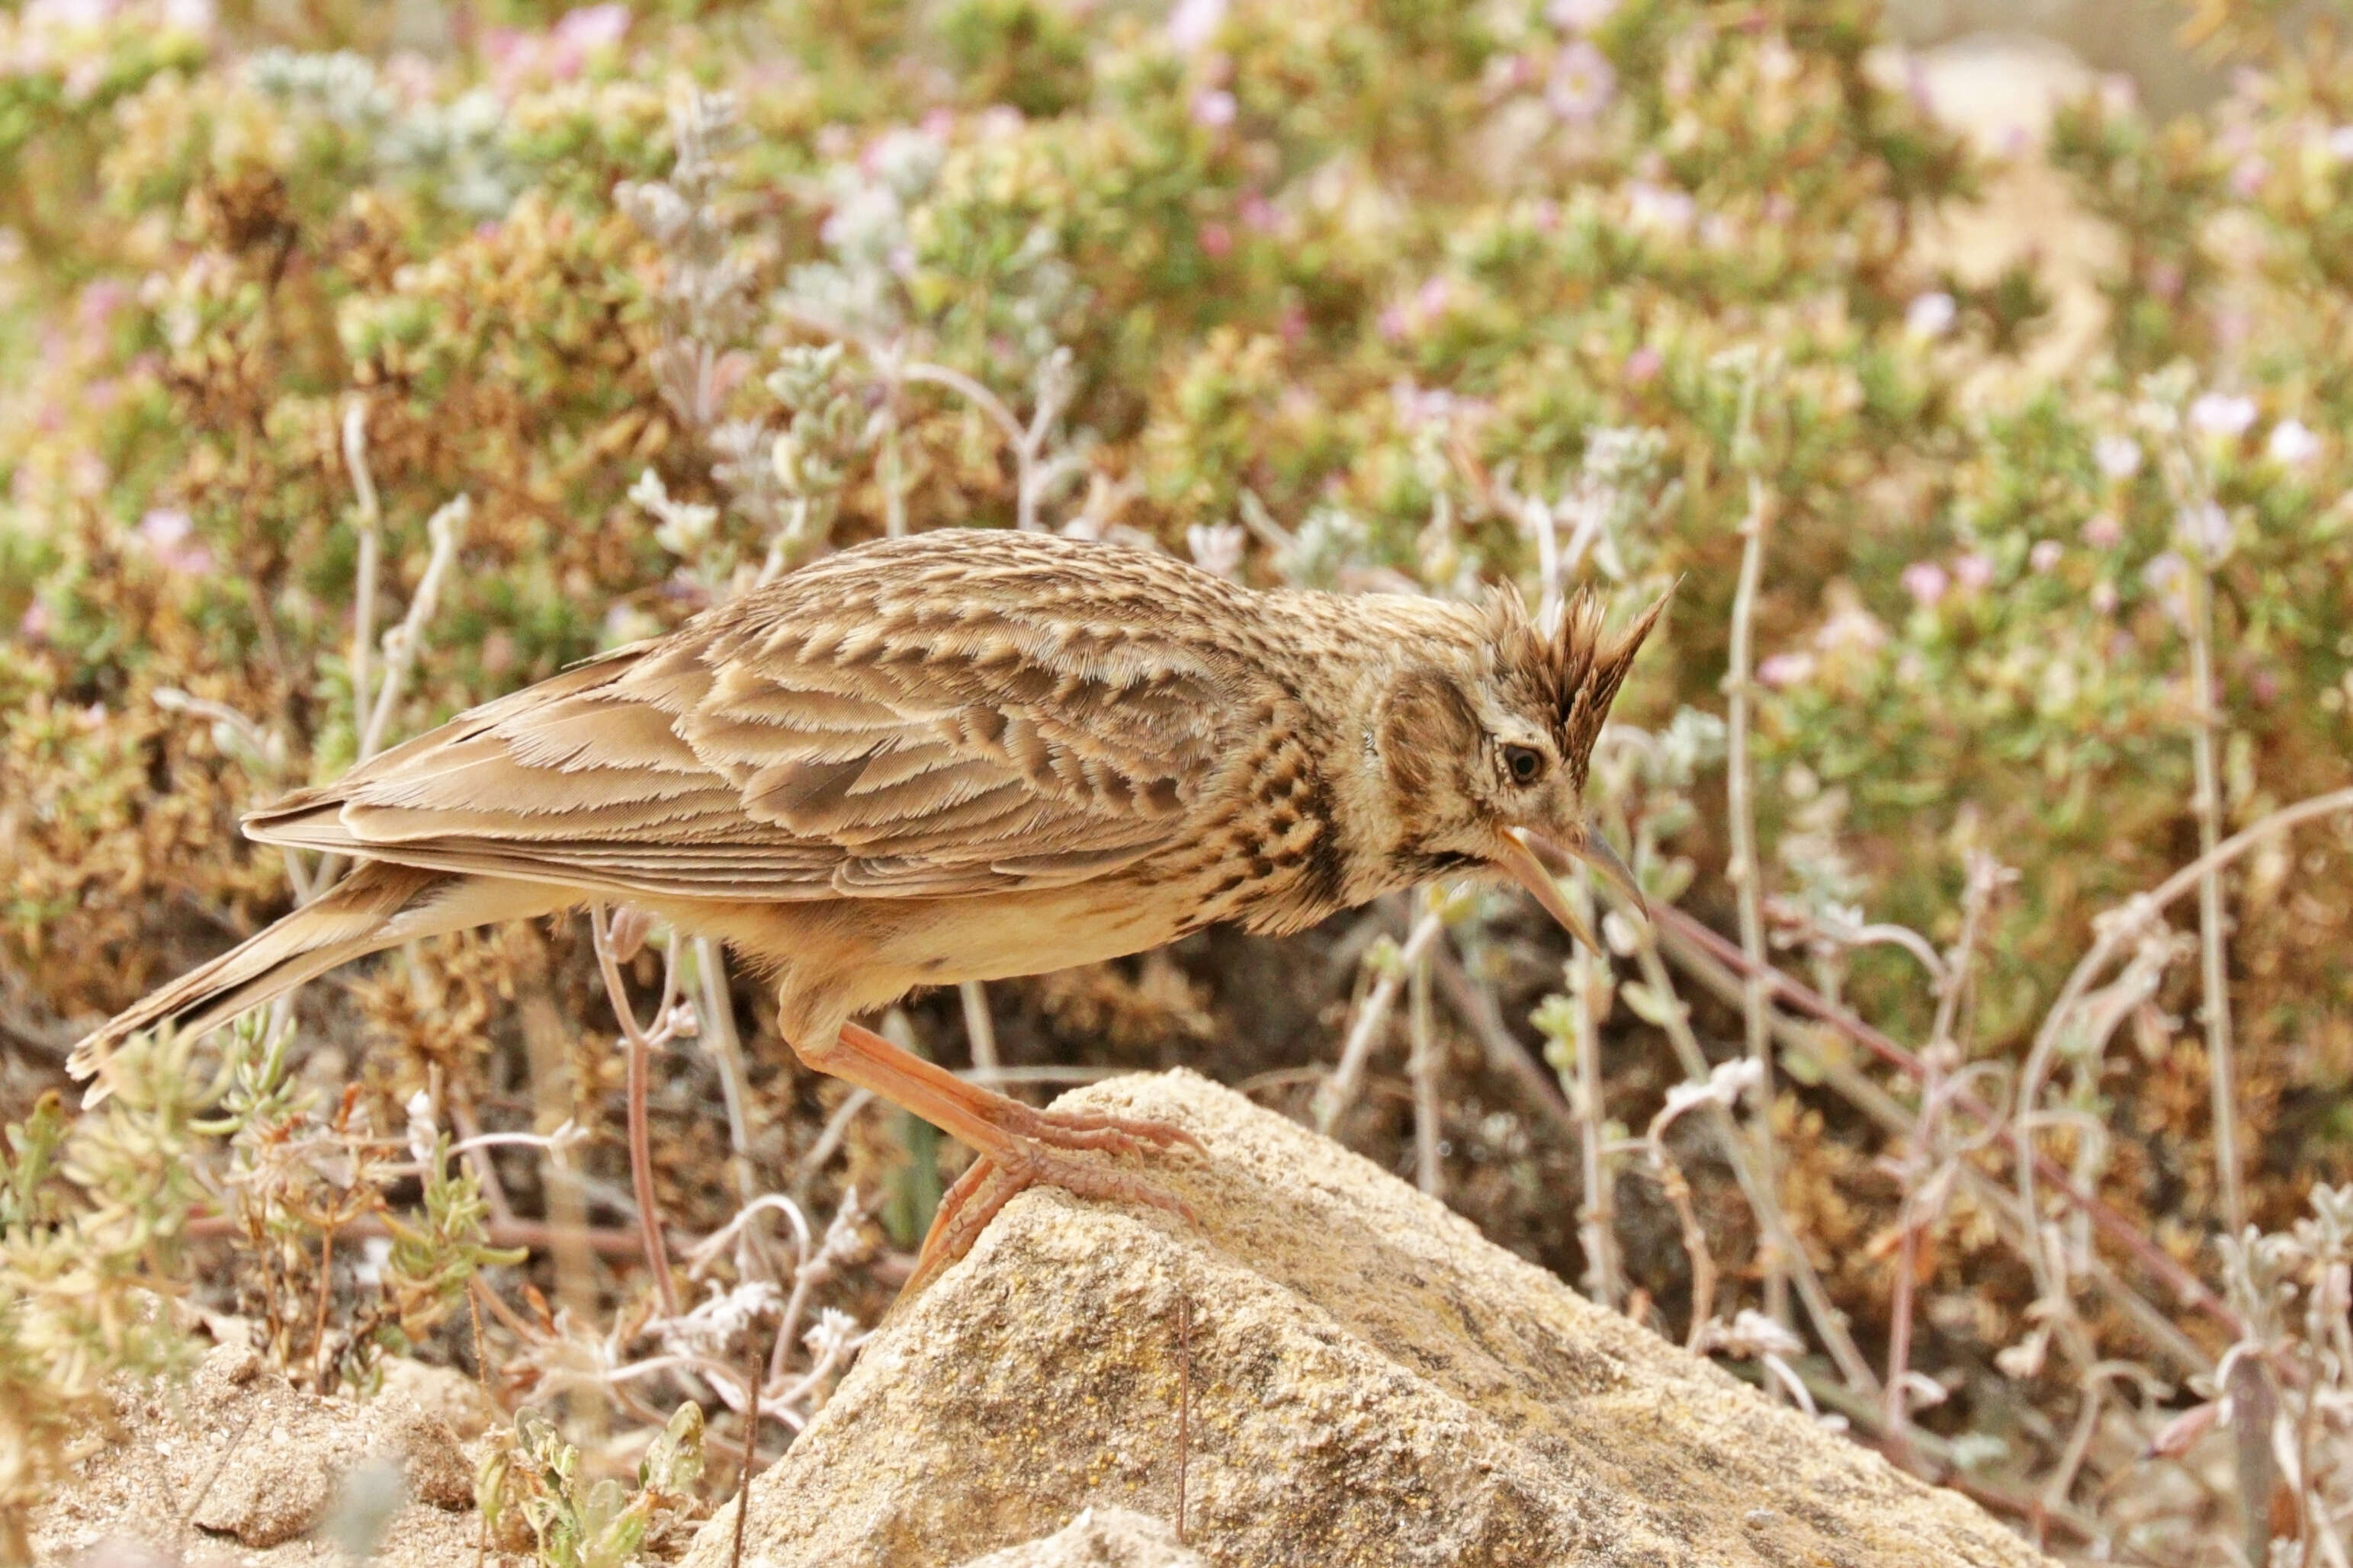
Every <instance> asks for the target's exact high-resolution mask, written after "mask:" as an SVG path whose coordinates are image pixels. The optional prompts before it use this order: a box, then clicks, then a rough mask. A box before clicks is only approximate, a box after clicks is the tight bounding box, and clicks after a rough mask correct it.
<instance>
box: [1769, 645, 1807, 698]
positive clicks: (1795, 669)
mask: <svg viewBox="0 0 2353 1568" xmlns="http://www.w3.org/2000/svg"><path fill="white" fill-rule="evenodd" d="M1813 674H1814V656H1813V655H1812V654H1810V653H1777V654H1775V655H1773V656H1772V657H1771V658H1767V659H1766V660H1765V662H1764V663H1762V664H1760V665H1758V666H1757V679H1758V680H1760V681H1762V682H1763V683H1764V684H1766V685H1767V686H1769V687H1771V688H1772V689H1774V690H1776V691H1778V690H1781V689H1784V688H1786V687H1791V686H1798V685H1802V684H1803V683H1804V682H1806V681H1808V680H1810V679H1813Z"/></svg>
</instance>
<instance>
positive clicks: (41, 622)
mask: <svg viewBox="0 0 2353 1568" xmlns="http://www.w3.org/2000/svg"><path fill="white" fill-rule="evenodd" d="M16 635H17V636H18V637H23V638H24V639H25V640H26V642H42V641H45V640H47V637H48V635H49V607H48V605H45V604H43V603H41V601H40V600H38V599H36V600H34V601H33V602H32V603H31V604H29V605H26V606H25V613H24V614H23V615H21V616H17V617H16Z"/></svg>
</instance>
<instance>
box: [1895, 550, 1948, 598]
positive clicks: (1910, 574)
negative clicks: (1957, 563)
mask: <svg viewBox="0 0 2353 1568" xmlns="http://www.w3.org/2000/svg"><path fill="white" fill-rule="evenodd" d="M1900 580H1901V581H1902V583H1903V584H1904V591H1905V593H1907V594H1909V595H1912V601H1913V603H1915V604H1916V605H1920V606H1921V607H1922V608H1924V609H1925V608H1928V607H1930V606H1933V605H1936V602H1937V601H1938V600H1940V599H1942V598H1943V597H1944V596H1945V590H1946V589H1947V588H1949V587H1951V586H1952V585H1953V580H1952V578H1950V577H1949V576H1947V575H1946V573H1945V569H1944V568H1943V567H1942V566H1939V565H1937V564H1936V563H1935V562H1933V561H1915V562H1914V563H1912V564H1911V565H1909V566H1906V567H1905V568H1904V575H1903V577H1902V578H1901V579H1900Z"/></svg>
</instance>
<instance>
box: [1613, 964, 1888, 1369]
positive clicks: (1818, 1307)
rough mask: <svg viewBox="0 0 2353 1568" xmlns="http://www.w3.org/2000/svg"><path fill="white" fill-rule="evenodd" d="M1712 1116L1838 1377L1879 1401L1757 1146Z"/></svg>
mask: <svg viewBox="0 0 2353 1568" xmlns="http://www.w3.org/2000/svg"><path fill="white" fill-rule="evenodd" d="M1638 930H1639V931H1640V933H1641V947H1640V948H1638V949H1636V951H1635V957H1636V959H1637V961H1638V962H1640V963H1641V966H1642V979H1643V982H1644V984H1648V985H1649V986H1650V988H1651V992H1652V993H1653V994H1656V995H1657V996H1658V997H1659V998H1660V1000H1661V1001H1662V1003H1664V1004H1665V1024H1664V1027H1665V1029H1666V1034H1667V1041H1668V1043H1669V1044H1670V1045H1672V1047H1674V1052H1675V1060H1676V1061H1677V1062H1678V1063H1679V1064H1681V1066H1682V1068H1683V1077H1684V1078H1685V1079H1689V1080H1690V1081H1691V1082H1693V1083H1705V1082H1706V1081H1707V1080H1708V1076H1709V1068H1708V1063H1707V1053H1706V1052H1705V1051H1704V1050H1703V1049H1701V1047H1700V1043H1699V1037H1698V1036H1696V1035H1694V1033H1693V1032H1692V1026H1691V1016H1690V1015H1689V1014H1688V1013H1687V1012H1685V1011H1684V1009H1683V1003H1682V1001H1681V1000H1680V999H1679V998H1677V996H1676V995H1675V983H1674V977H1673V976H1672V975H1671V974H1669V973H1667V965H1666V961H1665V959H1663V958H1662V956H1661V955H1660V952H1659V941H1658V931H1657V928H1656V927H1654V926H1644V927H1641V928H1638ZM1708 1115H1709V1120H1710V1122H1711V1124H1712V1125H1713V1126H1714V1128H1715V1133H1716V1140H1717V1142H1720V1143H1721V1144H1722V1145H1723V1146H1724V1157H1725V1161H1726V1163H1729V1164H1730V1165H1731V1166H1732V1174H1733V1178H1734V1180H1736V1181H1737V1182H1738V1183H1739V1184H1740V1191H1741V1195H1742V1196H1744V1197H1746V1199H1747V1200H1748V1209H1749V1212H1750V1213H1751V1214H1753V1215H1756V1216H1757V1226H1758V1228H1759V1229H1761V1230H1762V1231H1763V1232H1764V1233H1765V1240H1766V1244H1767V1246H1769V1247H1774V1248H1775V1249H1777V1250H1778V1252H1779V1253H1780V1255H1781V1257H1782V1258H1784V1259H1786V1260H1787V1262H1788V1266H1789V1274H1790V1279H1791V1281H1792V1283H1793V1284H1794V1285H1795V1286H1796V1287H1797V1291H1798V1299H1799V1300H1800V1301H1802V1302H1803V1303H1805V1308H1806V1315H1807V1316H1808V1317H1809V1318H1810V1319H1812V1320H1813V1324H1814V1332H1815V1333H1816V1334H1818V1335H1820V1338H1821V1342H1822V1344H1823V1346H1824V1347H1825V1348H1826V1349H1828V1350H1829V1352H1830V1356H1831V1361H1832V1362H1834V1363H1837V1365H1838V1369H1839V1375H1840V1376H1841V1377H1842V1378H1844V1379H1845V1380H1846V1384H1847V1386H1848V1387H1849V1388H1852V1389H1855V1390H1857V1391H1858V1392H1861V1393H1863V1394H1869V1395H1870V1396H1872V1397H1873V1398H1874V1399H1875V1398H1877V1397H1878V1394H1879V1379H1878V1378H1877V1377H1875V1376H1874V1375H1873V1373H1872V1370H1871V1363H1870V1362H1868V1361H1867V1360H1865V1359H1864V1358H1863V1354H1862V1349H1861V1347H1859V1346H1858V1345H1857V1344H1856V1343H1855V1342H1854V1336H1853V1335H1852V1334H1851V1333H1849V1332H1848V1331H1847V1326H1846V1314H1845V1313H1843V1312H1841V1311H1840V1310H1838V1308H1837V1307H1836V1306H1834V1305H1832V1304H1831V1297H1830V1292H1829V1291H1828V1290H1827V1289H1824V1288H1823V1286H1822V1282H1821V1278H1820V1275H1818V1274H1816V1273H1815V1272H1814V1264H1813V1259H1812V1258H1809V1257H1808V1256H1807V1255H1806V1251H1805V1249H1804V1248H1803V1247H1799V1245H1798V1241H1797V1237H1794V1236H1792V1235H1791V1234H1790V1231H1789V1222H1788V1216H1787V1215H1783V1214H1782V1212H1781V1203H1780V1198H1779V1194H1778V1193H1777V1192H1775V1191H1774V1189H1772V1188H1771V1187H1769V1186H1767V1184H1765V1182H1764V1180H1763V1178H1762V1177H1761V1175H1760V1174H1759V1173H1758V1172H1757V1164H1756V1161H1755V1158H1754V1145H1752V1144H1751V1143H1750V1142H1749V1141H1748V1140H1747V1139H1746V1137H1744V1136H1743V1135H1742V1133H1741V1131H1740V1129H1739V1127H1738V1125H1737V1124H1736V1123H1735V1122H1734V1121H1733V1119H1732V1113H1731V1112H1730V1111H1728V1110H1725V1108H1724V1107H1723V1106H1722V1105H1721V1104H1716V1103H1711V1104H1710V1105H1709V1107H1708Z"/></svg>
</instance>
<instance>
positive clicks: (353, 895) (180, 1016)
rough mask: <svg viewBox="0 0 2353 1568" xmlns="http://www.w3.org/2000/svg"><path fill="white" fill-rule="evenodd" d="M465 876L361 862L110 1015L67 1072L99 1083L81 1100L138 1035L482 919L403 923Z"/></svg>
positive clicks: (100, 1087) (199, 1028)
mask: <svg viewBox="0 0 2353 1568" xmlns="http://www.w3.org/2000/svg"><path fill="white" fill-rule="evenodd" d="M468 880H469V879H467V878H463V877H456V876H451V875H450V874H448V873H447V872H442V871H427V870H420V869H418V868H416V867H413V866H392V865H386V864H385V863H383V862H381V861H367V862H363V863H362V864H361V865H360V866H359V867H358V868H356V869H355V870H353V872H352V874H351V875H350V876H348V877H346V878H344V879H343V880H342V881H341V882H338V883H337V884H336V885H335V886H334V887H333V888H332V889H329V890H328V891H327V892H325V893H323V894H322V895H321V896H320V897H318V898H317V899H315V900H312V901H311V902H310V903H308V904H305V905H303V906H302V907H301V909H299V910H295V911H294V912H293V913H292V914H290V915H288V916H287V917H286V918H285V919H283V920H281V921H277V922H276V923H275V924H273V925H271V926H270V927H269V929H267V930H266V931H260V932H259V933H257V934H255V935H254V936H252V937H249V938H248V939H247V940H246V941H244V942H239V943H238V944H237V946H235V947H233V948H231V949H229V950H228V951H227V952H224V953H222V954H221V955H220V956H219V957H218V958H216V959H214V960H213V961H212V962H211V963H206V964H202V965H200V966H198V967H197V968H195V969H192V970H190V971H189V972H188V973H185V974H183V975H182V976H180V978H179V979H177V980H174V982H172V984H169V985H166V986H164V988H163V989H162V990H160V991H156V992H153V993H152V994H149V995H148V996H147V997H146V998H145V999H144V1000H143V1001H141V1002H139V1003H137V1004H136V1005H133V1006H132V1007H129V1008H127V1009H125V1010H124V1011H122V1012H121V1013H118V1014H116V1015H115V1016H113V1017H112V1018H111V1019H109V1020H108V1021H107V1022H106V1024H105V1025H104V1026H102V1027H100V1029H98V1030H97V1031H95V1032H94V1033H92V1034H90V1036H89V1037H86V1038H85V1039H83V1040H82V1042H81V1043H80V1044H79V1045H77V1046H76V1047H74V1048H73V1055H72V1056H71V1057H70V1058H68V1060H67V1063H66V1068H67V1070H68V1071H69V1072H71V1073H72V1074H73V1075H74V1076H75V1077H76V1078H86V1079H94V1080H95V1081H93V1082H92V1083H91V1084H90V1089H89V1090H88V1091H87V1093H86V1094H85V1095H84V1097H83V1103H84V1104H85V1105H95V1104H97V1103H98V1102H99V1101H100V1100H104V1099H105V1098H106V1096H107V1094H108V1092H109V1090H110V1089H111V1088H112V1085H111V1084H110V1083H109V1082H108V1080H107V1075H106V1074H107V1061H108V1058H110V1057H111V1056H112V1054H113V1052H114V1048H115V1047H117V1046H119V1045H121V1043H122V1042H123V1041H124V1040H126V1039H129V1038H130V1037H132V1035H135V1034H138V1033H139V1032H140V1031H142V1030H143V1029H152V1028H154V1027H155V1026H158V1025H161V1024H165V1023H169V1024H174V1025H176V1026H178V1027H179V1028H180V1029H181V1030H182V1031H184V1032H185V1031H189V1030H193V1031H195V1032H196V1033H199V1034H201V1033H203V1032H204V1031H205V1030H207V1029H212V1028H216V1027H218V1026H220V1025H223V1024H226V1023H227V1022H228V1021H229V1020H231V1019H232V1018H235V1017H236V1016H237V1015H239V1014H240V1013H244V1012H246V1011H248V1009H250V1008H254V1007H259V1006H260V1005H262V1004H263V1003H265V1002H269V1001H270V1000H272V999H273V998H275V997H277V996H279V995H280V994H282V993H284V992H287V991H290V990H292V989H293V988H294V987H295V986H297V985H300V984H302V982H304V981H305V980H309V979H311V978H312V977H313V976H315V975H320V974H323V973H326V972H327V971H328V970H330V969H332V968H334V967H335V965H337V964H339V963H344V962H346V961H347V960H350V959H354V958H359V957H362V956H364V955H365V954H367V953H371V952H380V951H382V950H383V949H385V948H387V947H392V946H395V945H396V944H397V943H400V942H406V941H407V940H408V939H409V938H411V937H415V936H425V935H429V934H431V933H432V932H434V931H451V930H457V929H460V928H461V927H462V926H467V925H473V924H477V923H479V922H478V921H475V920H471V919H461V920H459V921H458V923H457V924H455V925H453V924H450V923H447V919H446V917H445V918H444V919H440V920H435V919H425V920H418V919H402V918H401V917H402V916H403V915H404V914H425V913H427V912H428V911H431V910H436V909H439V908H443V907H447V906H450V905H452V904H462V903H464V902H466V901H467V900H462V899H459V900H453V899H451V898H449V897H448V894H450V893H454V892H458V891H459V889H457V888H456V887H454V886H453V884H459V883H463V882H465V881H468ZM452 912H455V911H452ZM468 912H470V911H468Z"/></svg>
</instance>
